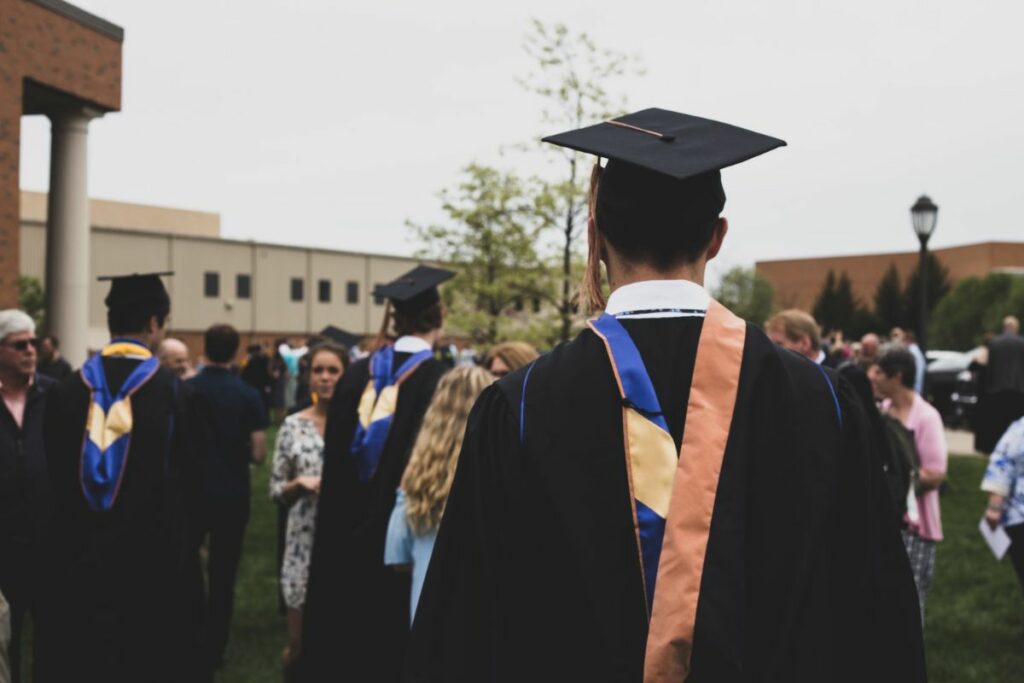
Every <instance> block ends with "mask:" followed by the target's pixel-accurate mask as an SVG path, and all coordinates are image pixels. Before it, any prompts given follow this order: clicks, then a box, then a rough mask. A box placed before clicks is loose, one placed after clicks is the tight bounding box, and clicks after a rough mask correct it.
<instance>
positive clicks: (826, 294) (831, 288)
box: [811, 270, 836, 328]
mask: <svg viewBox="0 0 1024 683" xmlns="http://www.w3.org/2000/svg"><path fill="white" fill-rule="evenodd" d="M835 309H836V273H835V271H833V270H830V271H828V275H826V276H825V284H824V285H823V286H822V288H821V292H820V293H819V294H818V298H817V299H815V301H814V308H812V309H811V315H813V316H814V319H815V320H817V321H818V324H819V325H821V326H823V327H826V328H827V327H828V326H829V325H831V324H832V321H834V320H835Z"/></svg>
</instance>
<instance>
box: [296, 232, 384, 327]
mask: <svg viewBox="0 0 1024 683" xmlns="http://www.w3.org/2000/svg"><path fill="white" fill-rule="evenodd" d="M312 254H313V263H312V285H313V292H312V294H313V297H312V301H313V312H312V325H311V327H312V329H316V330H322V329H323V328H325V327H327V326H328V325H335V326H337V327H340V328H342V329H344V330H362V331H370V330H371V329H372V324H371V322H370V307H371V306H372V304H373V301H372V299H373V297H372V296H370V289H371V288H370V286H369V285H368V280H367V273H368V266H369V262H370V258H368V257H366V256H356V255H352V254H340V253H330V252H323V251H314V252H312ZM321 281H326V282H328V283H330V285H329V288H330V300H329V301H321V300H320V283H321ZM349 283H354V289H355V291H354V292H352V293H353V294H354V295H355V296H354V300H353V301H350V300H349V296H348V295H349V291H348V289H349Z"/></svg>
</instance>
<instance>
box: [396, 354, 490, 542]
mask: <svg viewBox="0 0 1024 683" xmlns="http://www.w3.org/2000/svg"><path fill="white" fill-rule="evenodd" d="M492 381H494V377H493V376H491V373H489V372H487V371H486V370H484V369H483V368H479V367H459V368H455V369H454V370H452V371H451V372H449V373H447V374H446V375H444V376H443V377H442V378H441V381H440V382H439V383H438V385H437V391H436V392H435V393H434V399H433V400H432V401H431V402H430V407H429V408H427V413H426V415H424V416H423V426H422V427H420V433H419V436H417V437H416V444H415V445H414V446H413V449H412V455H411V456H409V464H408V465H407V466H406V468H405V474H403V475H402V490H403V491H405V496H406V510H405V514H406V519H407V520H408V522H409V526H410V527H411V528H412V530H413V533H415V534H416V535H418V536H422V535H423V534H426V533H428V532H429V531H430V530H432V529H436V528H437V526H438V524H440V522H441V513H443V512H444V505H445V503H446V502H447V500H448V492H449V491H450V490H451V488H452V479H453V478H454V476H455V465H456V463H458V460H459V451H461V450H462V437H463V435H464V434H465V431H466V420H467V419H468V418H469V411H470V409H471V408H472V407H473V403H474V402H475V401H476V398H477V396H479V395H480V392H482V391H483V390H484V389H485V388H487V385H489V384H490V383H491V382H492Z"/></svg>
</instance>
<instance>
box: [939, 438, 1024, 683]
mask: <svg viewBox="0 0 1024 683" xmlns="http://www.w3.org/2000/svg"><path fill="white" fill-rule="evenodd" d="M984 471H985V461H984V460H981V459H979V458H951V459H950V464H949V483H950V490H949V491H948V492H947V493H946V494H944V495H943V496H942V524H943V533H944V535H945V539H946V540H944V541H943V542H942V543H940V544H939V547H938V551H937V556H936V559H935V585H934V586H933V587H932V592H931V595H930V596H929V598H928V607H927V613H926V615H925V642H926V646H927V651H928V671H929V674H930V676H929V680H930V681H932V682H933V683H954V682H956V683H969V682H972V681H978V682H981V681H985V682H986V683H1003V682H1007V683H1008V682H1010V681H1019V680H1021V678H1022V676H1024V596H1022V594H1021V589H1020V585H1019V584H1018V583H1017V578H1016V575H1015V574H1014V571H1013V567H1012V566H1011V565H1010V561H1009V559H1005V558H1004V560H1003V561H1002V562H996V560H995V558H994V557H992V554H991V552H989V550H988V546H986V545H985V542H984V541H983V540H982V539H981V535H980V534H979V533H978V520H980V519H981V515H982V512H983V511H984V508H985V502H986V494H984V493H983V492H981V491H979V490H978V486H979V484H980V483H981V476H982V473H983V472H984Z"/></svg>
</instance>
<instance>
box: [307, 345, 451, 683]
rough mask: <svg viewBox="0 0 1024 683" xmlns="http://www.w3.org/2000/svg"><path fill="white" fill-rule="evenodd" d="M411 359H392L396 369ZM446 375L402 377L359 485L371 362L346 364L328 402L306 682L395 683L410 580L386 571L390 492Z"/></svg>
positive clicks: (435, 366)
mask: <svg viewBox="0 0 1024 683" xmlns="http://www.w3.org/2000/svg"><path fill="white" fill-rule="evenodd" d="M408 357H409V356H408V354H401V353H398V354H395V364H396V366H397V365H399V364H401V363H402V362H404V361H405V359H406V358H408ZM446 369H447V368H446V367H445V366H444V365H442V364H441V363H440V362H438V361H436V360H434V359H428V360H426V361H424V362H423V363H422V364H421V365H420V366H419V367H417V368H416V370H415V371H414V372H413V373H412V374H411V375H409V376H408V378H406V380H405V382H403V384H402V386H401V388H400V389H399V392H398V404H397V406H396V408H395V413H394V418H393V422H392V423H391V428H390V430H389V431H388V436H387V441H386V442H385V444H384V450H383V451H382V453H381V456H380V462H379V464H378V466H377V471H376V473H375V475H374V476H373V478H372V479H370V481H368V482H366V483H360V482H359V480H358V478H357V476H356V467H355V460H354V458H353V457H352V456H351V455H350V453H349V448H350V446H351V444H352V438H353V436H354V435H355V430H356V424H357V421H358V416H357V414H356V410H357V408H358V405H359V399H360V397H361V396H362V394H363V391H364V390H365V388H366V384H367V381H368V380H369V360H368V359H364V360H361V361H359V362H358V363H355V364H353V365H352V367H350V368H349V369H348V370H347V371H346V372H345V375H344V376H343V377H342V380H341V383H340V384H339V385H338V388H337V390H336V391H335V395H334V398H333V399H332V400H331V406H330V410H329V412H328V418H327V430H326V434H325V439H324V468H323V476H322V479H321V484H320V501H319V508H318V512H317V521H316V532H315V538H314V543H313V556H312V558H311V560H310V568H309V583H308V586H307V590H306V603H305V605H304V606H303V629H302V655H301V677H302V679H303V680H305V681H374V682H375V683H376V682H377V681H394V680H398V678H399V677H400V674H401V667H402V662H403V659H404V655H405V648H406V643H407V640H408V635H409V591H410V582H409V575H408V574H401V573H398V572H396V571H395V570H394V569H392V568H391V567H386V566H385V565H384V539H385V536H386V533H387V525H388V520H389V518H390V516H391V510H392V508H393V507H394V504H395V489H397V488H398V485H399V483H401V479H402V473H403V472H404V471H405V465H406V463H407V462H408V460H409V454H410V451H411V450H412V446H413V443H414V441H415V440H416V434H417V432H418V431H419V426H420V422H421V421H422V420H423V414H424V413H425V412H426V410H427V406H428V405H429V404H430V399H431V398H432V397H433V395H434V389H435V388H436V387H437V382H438V380H439V379H440V378H441V375H442V374H444V372H445V370H446Z"/></svg>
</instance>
